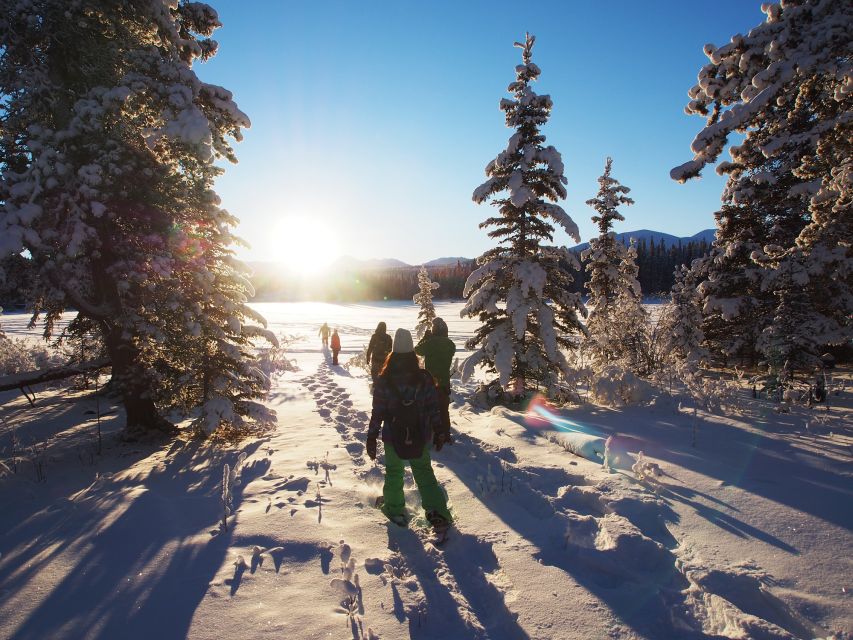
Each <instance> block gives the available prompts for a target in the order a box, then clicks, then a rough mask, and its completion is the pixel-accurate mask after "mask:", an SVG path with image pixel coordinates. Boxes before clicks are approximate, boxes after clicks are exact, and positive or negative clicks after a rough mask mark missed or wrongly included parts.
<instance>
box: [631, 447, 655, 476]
mask: <svg viewBox="0 0 853 640" xmlns="http://www.w3.org/2000/svg"><path fill="white" fill-rule="evenodd" d="M631 471H633V472H634V475H636V476H637V480H650V481H652V482H657V480H658V478H660V477H661V476H662V475H663V471H661V468H660V465H658V463H657V462H651V461H649V460H646V456H645V454H644V453H643V452H642V451H640V452H639V453H638V454H637V461H636V462H634V464H633V465H632V466H631Z"/></svg>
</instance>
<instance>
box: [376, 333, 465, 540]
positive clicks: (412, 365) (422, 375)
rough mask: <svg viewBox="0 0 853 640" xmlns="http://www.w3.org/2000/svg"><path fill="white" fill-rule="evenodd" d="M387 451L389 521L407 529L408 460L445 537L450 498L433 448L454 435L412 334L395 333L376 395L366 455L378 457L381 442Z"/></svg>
mask: <svg viewBox="0 0 853 640" xmlns="http://www.w3.org/2000/svg"><path fill="white" fill-rule="evenodd" d="M380 428H381V437H382V442H383V443H384V447H385V485H384V487H383V490H382V502H381V503H382V512H383V513H384V514H385V515H386V516H387V517H388V519H389V520H391V521H392V522H394V523H395V524H398V525H400V526H403V527H405V526H407V524H408V518H407V517H406V500H405V497H404V495H403V467H404V465H405V463H406V462H407V461H408V463H409V465H410V466H411V468H412V475H413V476H414V478H415V484H416V485H417V487H418V492H419V493H420V494H421V504H422V505H423V508H424V511H425V512H426V517H427V520H429V522H430V524H431V525H432V526H433V528H434V529H435V531H436V533H439V534H443V533H444V532H446V530H447V528H448V527H449V526H450V524H451V522H452V520H453V519H452V517H451V515H450V511H448V509H447V499H446V497H445V495H444V492H443V491H442V489H441V487H439V485H438V481H437V480H436V479H435V474H434V473H433V470H432V461H431V459H430V454H429V449H430V447H429V445H430V442H432V444H433V447H434V448H435V450H436V451H441V448H442V447H443V446H444V444H445V443H450V442H451V441H450V432H449V431H448V430H447V429H446V428H445V425H444V422H443V420H442V417H441V405H440V398H439V395H438V390H437V389H436V387H435V384H434V382H433V377H432V375H431V374H430V373H429V372H428V371H425V370H423V369H421V368H420V367H419V365H418V357H417V355H415V349H414V344H413V342H412V334H411V333H409V332H408V331H407V330H406V329H397V333H396V334H395V335H394V341H393V345H392V351H391V354H390V355H389V356H388V358H387V360H386V361H385V366H384V367H383V368H382V370H381V372H380V373H379V376H378V378H377V380H376V387H375V389H374V391H373V413H372V415H371V416H370V426H369V427H368V431H367V455H368V456H370V459H371V460H375V459H376V447H377V440H378V438H379V437H380Z"/></svg>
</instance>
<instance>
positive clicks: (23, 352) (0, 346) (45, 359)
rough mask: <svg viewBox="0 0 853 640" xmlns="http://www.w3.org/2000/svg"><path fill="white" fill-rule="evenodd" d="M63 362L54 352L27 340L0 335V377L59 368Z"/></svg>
mask: <svg viewBox="0 0 853 640" xmlns="http://www.w3.org/2000/svg"><path fill="white" fill-rule="evenodd" d="M60 364H63V360H62V359H61V358H60V356H59V354H58V353H56V351H54V350H49V349H46V348H45V347H42V346H37V345H34V344H33V343H32V342H29V341H27V340H21V339H18V338H8V337H6V336H5V335H0V375H9V374H12V373H22V372H24V371H34V370H36V369H44V368H46V367H52V366H59V365H60Z"/></svg>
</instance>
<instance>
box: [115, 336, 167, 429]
mask: <svg viewBox="0 0 853 640" xmlns="http://www.w3.org/2000/svg"><path fill="white" fill-rule="evenodd" d="M122 333H123V331H122V329H120V328H114V327H113V328H111V329H109V330H108V331H106V332H105V335H106V340H105V343H106V347H107V352H108V353H109V356H110V360H111V361H112V364H113V377H112V381H113V382H114V383H115V385H116V389H117V391H118V392H119V393H120V394H121V401H122V404H123V405H124V409H125V413H126V415H127V424H126V426H125V430H126V434H127V435H128V436H129V437H131V438H135V437H138V436H147V435H154V434H164V433H169V434H170V433H173V432H174V431H175V425H173V424H172V423H171V422H169V421H168V420H166V419H164V418H162V417H161V416H160V413H159V412H158V411H157V407H156V405H155V404H154V399H153V398H152V397H151V391H152V390H151V385H150V381H149V379H148V377H147V376H146V375H145V372H144V371H142V369H141V367H139V365H138V364H137V363H136V359H137V357H138V356H139V350H138V349H136V348H135V347H134V346H133V345H132V344H130V343H129V342H128V341H127V340H125V339H124V338H123V337H122Z"/></svg>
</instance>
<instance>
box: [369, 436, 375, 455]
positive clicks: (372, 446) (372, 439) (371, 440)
mask: <svg viewBox="0 0 853 640" xmlns="http://www.w3.org/2000/svg"><path fill="white" fill-rule="evenodd" d="M367 455H368V456H369V457H370V459H371V460H376V436H367Z"/></svg>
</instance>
